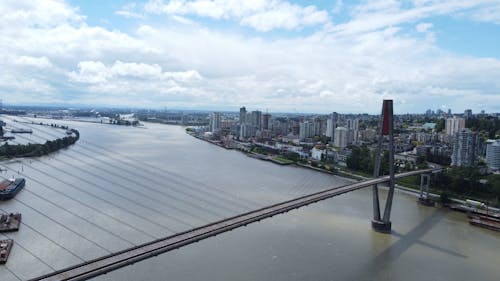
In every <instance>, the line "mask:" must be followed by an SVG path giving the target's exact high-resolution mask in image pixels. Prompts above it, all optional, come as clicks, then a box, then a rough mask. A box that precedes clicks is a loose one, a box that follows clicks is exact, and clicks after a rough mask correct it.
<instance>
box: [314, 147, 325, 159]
mask: <svg viewBox="0 0 500 281" xmlns="http://www.w3.org/2000/svg"><path fill="white" fill-rule="evenodd" d="M324 154H326V150H325V149H320V148H317V147H316V146H315V147H313V148H312V149H311V158H312V159H314V160H318V161H321V160H323V155H324Z"/></svg>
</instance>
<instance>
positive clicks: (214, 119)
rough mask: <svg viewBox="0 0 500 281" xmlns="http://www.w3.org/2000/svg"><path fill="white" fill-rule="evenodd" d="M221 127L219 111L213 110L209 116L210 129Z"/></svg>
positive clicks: (215, 129)
mask: <svg viewBox="0 0 500 281" xmlns="http://www.w3.org/2000/svg"><path fill="white" fill-rule="evenodd" d="M220 129H221V118H220V112H214V113H212V115H211V116H210V131H212V132H215V131H218V130H220Z"/></svg>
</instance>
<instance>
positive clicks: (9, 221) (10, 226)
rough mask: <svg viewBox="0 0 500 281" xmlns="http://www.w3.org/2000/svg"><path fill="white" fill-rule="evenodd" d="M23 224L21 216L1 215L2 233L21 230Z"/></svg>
mask: <svg viewBox="0 0 500 281" xmlns="http://www.w3.org/2000/svg"><path fill="white" fill-rule="evenodd" d="M20 224H21V214H19V213H17V214H13V213H10V214H4V215H0V232H9V231H17V230H19V225H20Z"/></svg>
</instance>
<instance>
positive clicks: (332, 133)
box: [326, 112, 339, 142]
mask: <svg viewBox="0 0 500 281" xmlns="http://www.w3.org/2000/svg"><path fill="white" fill-rule="evenodd" d="M338 121H339V115H338V113H337V112H332V116H331V117H330V127H331V130H330V135H328V134H327V135H326V136H327V137H330V139H331V140H332V141H334V142H335V128H337V122H338ZM327 126H328V125H327ZM327 130H328V129H327Z"/></svg>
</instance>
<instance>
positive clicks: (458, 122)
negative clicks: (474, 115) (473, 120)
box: [445, 117, 465, 136]
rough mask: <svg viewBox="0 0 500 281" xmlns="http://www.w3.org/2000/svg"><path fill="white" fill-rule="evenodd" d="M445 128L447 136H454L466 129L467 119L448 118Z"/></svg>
mask: <svg viewBox="0 0 500 281" xmlns="http://www.w3.org/2000/svg"><path fill="white" fill-rule="evenodd" d="M445 127H446V134H447V135H449V136H452V135H454V134H456V133H458V132H460V130H462V129H464V128H465V119H464V118H456V117H453V118H448V119H446V124H445Z"/></svg>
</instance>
